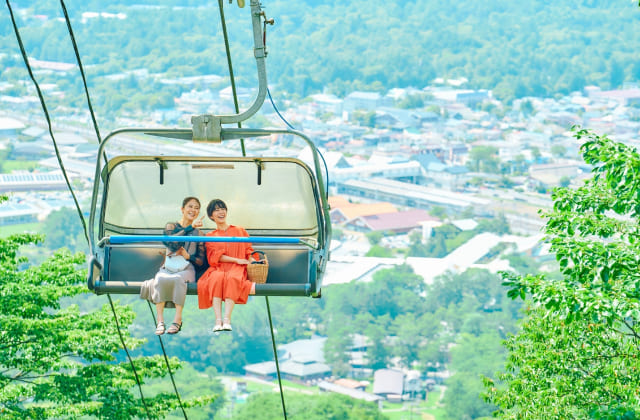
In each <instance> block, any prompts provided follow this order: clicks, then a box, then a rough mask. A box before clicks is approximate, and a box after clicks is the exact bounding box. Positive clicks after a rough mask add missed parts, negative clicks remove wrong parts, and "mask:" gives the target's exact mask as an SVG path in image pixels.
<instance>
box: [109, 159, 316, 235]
mask: <svg viewBox="0 0 640 420" xmlns="http://www.w3.org/2000/svg"><path fill="white" fill-rule="evenodd" d="M188 196H194V197H197V198H198V199H199V200H200V203H201V211H200V216H205V217H204V220H203V221H204V229H205V230H208V229H214V228H215V224H214V223H213V222H212V221H210V220H208V218H207V216H206V207H207V204H208V203H209V201H210V200H212V199H214V198H219V199H222V200H223V201H224V202H225V203H226V204H227V207H228V222H229V223H230V224H234V225H238V226H242V227H244V228H245V229H247V230H249V231H255V232H261V231H270V230H273V231H286V232H290V233H291V234H296V235H298V236H308V235H311V236H313V235H315V234H317V231H318V209H317V197H316V195H315V184H314V178H313V176H312V174H311V172H310V170H309V168H308V167H307V166H306V165H305V164H304V163H303V162H301V161H299V160H297V159H290V158H264V159H260V160H259V161H256V160H255V159H254V158H237V157H234V158H189V157H162V156H160V157H124V156H121V157H118V158H115V159H113V160H112V161H111V162H110V163H109V173H108V183H107V189H106V194H105V198H106V202H105V207H104V214H103V217H104V218H103V224H104V231H103V232H102V233H103V234H109V233H131V232H133V231H134V230H136V231H144V230H156V229H162V228H163V227H164V226H165V224H166V223H167V222H169V221H177V220H179V219H180V217H181V212H180V208H181V207H182V201H183V199H184V198H185V197H188Z"/></svg>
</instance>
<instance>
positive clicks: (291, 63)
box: [0, 0, 640, 106]
mask: <svg viewBox="0 0 640 420" xmlns="http://www.w3.org/2000/svg"><path fill="white" fill-rule="evenodd" d="M144 3H148V4H152V3H153V6H151V5H150V6H142V4H144ZM66 4H67V8H68V10H69V14H70V16H71V18H72V24H73V25H74V26H73V27H74V31H75V32H76V37H77V40H78V45H79V48H80V53H81V56H82V58H83V60H84V64H85V65H86V66H87V73H88V78H89V81H90V83H91V84H92V85H100V84H102V83H105V81H104V80H103V79H101V78H100V76H103V75H108V74H113V73H118V72H121V71H124V70H133V69H142V68H145V69H148V71H149V72H151V73H166V74H167V75H168V76H189V75H199V74H218V75H222V76H227V74H228V71H227V65H226V58H225V50H224V43H223V37H222V33H221V28H220V26H221V25H220V17H219V14H218V5H217V3H216V2H201V1H180V2H176V1H168V0H165V1H156V2H148V1H140V2H136V4H132V3H131V2H123V1H114V0H105V1H79V0H69V1H67V2H66ZM158 4H160V5H162V6H157V5H158ZM223 4H224V6H225V15H226V19H227V26H228V28H229V36H230V39H231V50H232V53H233V60H234V68H235V73H236V76H237V77H238V81H239V83H240V84H244V85H246V86H249V87H254V86H255V85H256V82H255V76H254V74H255V64H254V60H253V53H252V51H251V49H252V38H251V34H250V30H251V27H250V21H249V6H248V2H247V6H246V7H245V8H244V9H240V8H238V7H237V5H236V4H228V2H223ZM262 4H263V8H264V10H265V12H266V14H267V17H268V18H273V19H275V25H273V26H268V27H267V32H268V36H267V46H268V51H269V56H268V58H267V66H268V75H269V81H270V85H271V86H272V87H274V88H277V89H280V90H281V91H283V92H289V93H295V94H298V95H308V94H310V93H314V92H319V91H322V90H323V89H325V88H327V89H328V90H329V91H331V92H333V93H336V94H338V95H344V94H346V93H348V92H350V91H352V90H353V89H363V90H380V91H386V90H388V89H389V88H392V87H408V86H413V87H417V88H422V87H424V86H426V85H428V84H430V83H432V81H433V80H434V78H436V77H445V78H457V77H465V78H467V79H469V84H468V86H469V87H472V88H483V89H492V90H493V92H494V95H495V96H496V97H498V98H499V99H503V100H510V99H513V98H517V97H522V96H527V95H534V96H541V97H544V96H552V95H555V94H564V93H568V92H570V91H574V90H578V89H580V88H582V87H584V86H585V85H590V84H594V85H598V86H600V87H602V88H604V89H607V88H618V87H621V86H622V84H623V83H624V82H625V81H627V82H636V81H638V79H639V78H640V62H638V60H637V59H636V56H635V51H637V50H638V46H639V45H640V33H639V32H638V31H637V30H636V27H637V19H638V16H639V13H640V10H638V8H637V4H635V3H634V2H608V1H597V0H591V1H577V0H559V1H555V2H548V1H542V0H533V1H529V2H514V1H510V0H490V1H484V2H440V1H436V0H417V1H391V2H390V1H381V0H371V1H363V0H360V1H351V2H341V1H335V0H334V1H298V2H290V1H284V0H265V1H264V2H262ZM18 6H19V7H20V9H19V13H18V23H19V25H20V28H21V30H22V31H23V35H24V37H25V43H26V46H27V51H28V53H29V54H30V55H31V56H32V57H33V58H37V59H41V60H54V61H64V62H70V63H73V62H74V61H75V59H74V56H73V50H72V47H71V43H70V42H69V37H68V35H67V33H66V31H67V29H66V25H65V24H64V21H61V20H59V19H58V20H56V19H54V18H55V17H62V16H63V14H62V11H61V10H60V6H59V4H58V2H50V1H42V0H39V1H35V0H34V1H24V2H19V4H18ZM16 7H17V6H16ZM87 12H109V13H123V14H124V15H126V18H125V19H121V18H117V17H101V18H97V17H96V18H86V15H85V19H84V20H83V18H82V14H83V13H87ZM34 16H35V17H34ZM0 39H1V41H0V42H1V44H0V45H2V51H1V52H2V53H10V54H9V56H4V55H0V60H1V61H2V64H3V66H2V67H3V68H5V70H4V71H3V74H2V78H3V79H6V78H11V77H12V74H11V66H12V65H17V66H20V65H21V62H20V61H19V60H17V61H16V59H15V58H12V57H11V54H12V53H17V52H18V49H17V44H16V42H15V37H14V34H13V30H12V28H11V24H10V21H9V17H8V14H7V13H3V14H2V15H1V16H0ZM20 73H22V69H21V68H20ZM13 77H15V75H13ZM73 83H75V82H73V81H72V80H71V81H69V84H73ZM121 85H122V83H119V84H118V83H113V82H112V83H111V85H110V86H111V89H112V90H113V89H115V90H119V89H120V88H121V87H122V86H121ZM143 88H144V86H140V87H139V89H141V90H142V89H143ZM148 88H154V86H148ZM155 88H156V89H159V87H155ZM165 89H166V87H165ZM106 91H108V89H106V88H105V92H106ZM98 101H99V102H100V100H99V99H98ZM165 101H166V99H165ZM162 103H163V101H162V100H159V101H158V106H161V105H162Z"/></svg>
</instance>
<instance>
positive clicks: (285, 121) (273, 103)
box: [267, 88, 295, 130]
mask: <svg viewBox="0 0 640 420" xmlns="http://www.w3.org/2000/svg"><path fill="white" fill-rule="evenodd" d="M267 95H269V101H271V106H272V107H273V109H274V110H275V111H276V114H278V117H280V119H281V120H282V121H284V123H285V124H286V125H287V127H289V128H290V129H292V130H295V128H294V127H293V126H292V125H291V124H289V121H287V120H286V119H285V118H284V117H283V116H282V114H281V113H280V111H279V110H278V107H277V106H276V104H275V102H273V98H272V97H271V91H270V90H269V88H267Z"/></svg>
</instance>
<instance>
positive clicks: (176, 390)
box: [147, 300, 188, 419]
mask: <svg viewBox="0 0 640 420" xmlns="http://www.w3.org/2000/svg"><path fill="white" fill-rule="evenodd" d="M147 304H148V305H149V310H150V311H151V317H152V318H153V325H156V316H155V315H154V313H153V308H152V307H151V302H149V301H148V300H147ZM158 341H160V347H162V354H163V355H164V362H165V364H166V365H167V370H168V371H169V376H170V377H171V383H172V384H173V391H174V393H175V394H176V398H177V399H178V404H180V408H181V409H182V415H183V416H184V418H185V419H187V418H188V417H187V413H186V411H184V406H183V405H182V400H181V399H180V393H179V392H178V387H176V381H175V380H174V379H173V372H172V371H171V366H170V365H169V358H168V357H167V352H166V351H165V349H164V342H163V341H162V337H161V336H158Z"/></svg>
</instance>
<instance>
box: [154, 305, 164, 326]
mask: <svg viewBox="0 0 640 420" xmlns="http://www.w3.org/2000/svg"><path fill="white" fill-rule="evenodd" d="M156 311H157V312H158V322H164V302H160V303H156Z"/></svg>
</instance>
